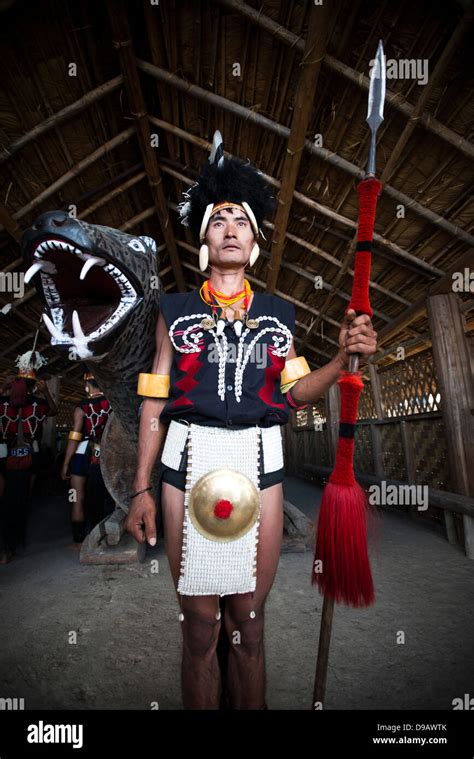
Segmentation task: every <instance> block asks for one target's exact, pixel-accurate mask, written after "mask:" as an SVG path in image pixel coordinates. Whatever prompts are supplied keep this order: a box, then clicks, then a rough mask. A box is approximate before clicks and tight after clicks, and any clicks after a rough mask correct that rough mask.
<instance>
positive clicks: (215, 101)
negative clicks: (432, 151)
mask: <svg viewBox="0 0 474 759" xmlns="http://www.w3.org/2000/svg"><path fill="white" fill-rule="evenodd" d="M137 66H138V68H139V69H141V70H142V71H144V72H145V73H146V74H149V75H150V76H152V77H154V78H155V79H158V80H160V81H162V82H164V83H165V84H167V85H168V86H170V87H175V88H176V89H177V90H180V91H181V92H186V93H188V94H189V95H191V96H192V97H196V98H197V99H198V100H202V101H203V102H206V103H209V104H211V105H213V106H216V107H217V108H222V109H223V110H225V111H228V112H229V113H232V114H234V116H237V117H239V118H242V119H244V120H245V121H249V122H251V123H253V124H257V125H258V126H261V127H262V128H263V129H268V131H271V132H273V133H274V134H278V135H279V136H280V137H281V138H282V139H284V140H287V139H288V136H289V134H290V130H289V128H288V127H286V126H284V125H283V124H279V123H278V122H276V121H273V120H272V119H269V118H268V117H267V116H262V115H261V114H260V113H256V112H255V111H252V109H250V108H246V107H245V106H243V105H240V104H239V103H234V102H233V101H232V100H229V99H228V98H225V97H223V96H222V95H216V94H214V93H213V92H209V91H208V90H205V89H203V88H202V87H199V86H198V85H197V84H191V83H190V82H187V81H185V80H184V79H181V78H180V77H179V76H176V75H175V74H172V73H171V72H170V71H165V70H164V69H161V68H159V67H158V66H153V64H151V63H147V62H146V61H142V60H137ZM304 146H305V149H306V150H307V151H308V152H309V153H311V154H312V155H315V156H317V157H318V158H320V159H321V160H322V161H326V162H327V163H329V164H331V165H332V166H334V167H336V168H338V169H340V170H342V171H344V172H345V173H346V174H349V175H350V176H353V177H354V178H355V179H363V178H364V176H365V172H364V170H363V169H360V168H359V167H358V166H356V165H355V164H353V163H351V162H350V161H347V160H346V159H345V158H341V156H338V155H337V154H335V153H332V152H331V151H330V150H327V148H320V147H318V146H317V145H315V144H314V143H312V142H310V141H309V140H305V144H304ZM382 192H383V193H386V194H387V195H389V196H390V197H391V198H394V199H395V200H396V201H397V202H398V203H403V205H404V206H406V208H408V209H411V210H412V211H413V212H414V213H416V214H417V215H418V216H421V217H422V218H424V219H426V220H427V221H429V222H431V224H434V225H435V226H437V227H439V229H443V230H444V231H445V232H447V233H448V234H449V235H451V236H453V237H456V238H457V239H458V240H462V241H463V242H465V243H467V245H474V236H473V235H471V234H469V232H466V231H465V230H464V229H462V228H461V227H458V226H457V225H456V224H453V223H452V222H450V221H448V220H447V219H444V218H443V217H442V216H440V215H439V214H437V213H435V212H434V211H431V210H430V209H429V208H426V207H425V206H423V205H422V204H421V203H418V201H416V200H414V199H413V198H410V197H409V196H408V195H405V194H404V193H403V192H400V190H397V189H396V188H395V187H392V186H391V185H389V184H386V185H384V187H383V190H382ZM412 258H413V260H414V261H416V263H417V265H418V266H419V267H420V268H423V269H425V270H427V271H429V272H430V273H433V270H435V269H436V267H432V266H430V264H427V263H426V261H423V260H422V259H418V258H416V256H412ZM438 272H439V270H438Z"/></svg>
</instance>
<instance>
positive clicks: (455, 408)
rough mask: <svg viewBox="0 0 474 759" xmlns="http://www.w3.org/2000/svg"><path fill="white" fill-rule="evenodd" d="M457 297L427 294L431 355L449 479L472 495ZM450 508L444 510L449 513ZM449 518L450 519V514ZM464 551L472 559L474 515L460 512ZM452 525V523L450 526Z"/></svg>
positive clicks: (469, 403)
mask: <svg viewBox="0 0 474 759" xmlns="http://www.w3.org/2000/svg"><path fill="white" fill-rule="evenodd" d="M459 303H460V301H459V298H458V297H457V295H455V294H454V293H448V294H442V295H433V296H431V297H429V298H428V301H427V308H428V318H429V323H430V330H431V335H432V342H433V359H434V363H435V367H436V373H437V375H438V380H439V386H440V387H439V390H440V393H441V409H442V413H443V422H444V431H445V435H446V441H447V447H448V455H449V464H450V470H451V479H452V482H453V486H454V489H455V491H456V492H458V493H461V494H462V495H467V496H472V495H474V465H473V451H474V429H473V416H472V412H473V407H474V401H473V382H472V380H473V377H472V371H471V362H470V355H469V349H468V344H467V340H466V335H465V332H464V324H463V316H462V313H461V310H460V308H459ZM448 513H449V512H446V514H448ZM450 516H451V519H452V515H450ZM463 525H464V538H465V549H466V555H467V556H469V558H471V559H474V519H473V518H472V517H469V516H467V514H463ZM452 527H453V525H451V528H452Z"/></svg>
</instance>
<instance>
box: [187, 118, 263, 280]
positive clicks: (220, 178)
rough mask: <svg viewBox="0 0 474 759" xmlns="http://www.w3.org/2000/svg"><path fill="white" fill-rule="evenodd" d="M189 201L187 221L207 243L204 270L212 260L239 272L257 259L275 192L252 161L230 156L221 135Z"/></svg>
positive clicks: (202, 253) (203, 246) (198, 239)
mask: <svg viewBox="0 0 474 759" xmlns="http://www.w3.org/2000/svg"><path fill="white" fill-rule="evenodd" d="M185 198H186V200H185V202H183V203H182V204H181V206H180V214H181V219H182V223H183V224H185V225H186V226H188V227H189V228H190V229H191V232H192V233H193V236H194V238H195V240H196V242H198V243H199V244H200V245H201V251H200V262H199V263H200V267H201V269H202V270H204V269H205V268H206V265H207V262H208V260H209V258H210V261H211V263H213V264H215V265H216V266H220V265H222V264H224V266H225V265H226V262H230V263H231V264H232V265H234V266H235V265H236V264H237V265H238V266H239V268H242V267H243V266H245V265H246V264H247V263H250V265H252V264H253V263H254V262H255V261H256V260H257V256H258V244H257V238H258V236H259V234H260V227H261V225H262V224H263V219H264V218H265V216H267V214H269V213H270V212H271V211H272V210H273V207H274V198H273V194H272V189H271V187H270V186H269V185H268V184H267V182H266V181H265V179H264V178H263V176H262V174H261V173H260V172H259V171H257V169H256V168H255V167H254V166H252V165H251V164H250V163H249V162H248V161H247V162H245V161H241V160H239V159H237V158H225V157H224V151H223V147H222V137H221V135H220V133H219V132H216V133H215V135H214V140H213V149H212V152H211V156H210V159H209V163H207V164H206V165H205V166H204V168H203V170H202V172H201V175H200V176H199V178H198V180H197V182H196V183H195V184H194V185H193V186H192V187H190V189H189V190H188V192H187V193H185ZM226 251H227V252H226ZM204 264H205V265H204Z"/></svg>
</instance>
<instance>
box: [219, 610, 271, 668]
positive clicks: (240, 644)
mask: <svg viewBox="0 0 474 759" xmlns="http://www.w3.org/2000/svg"><path fill="white" fill-rule="evenodd" d="M263 624H264V613H263V606H261V607H257V608H254V609H252V610H250V611H245V612H243V613H242V612H237V611H235V610H233V609H232V608H230V609H229V608H226V610H225V626H226V631H227V635H228V636H229V641H230V646H231V649H232V650H233V651H234V653H235V654H236V655H237V656H238V655H239V654H243V655H245V656H247V657H250V658H253V657H257V656H260V654H261V651H262V647H263Z"/></svg>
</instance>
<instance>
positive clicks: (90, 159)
mask: <svg viewBox="0 0 474 759" xmlns="http://www.w3.org/2000/svg"><path fill="white" fill-rule="evenodd" d="M134 134H135V130H134V128H133V127H130V128H129V129H124V131H123V132H120V134H117V135H116V136H115V137H112V139H111V140H108V141H107V142H105V143H104V144H103V145H101V146H100V147H98V148H97V150H94V152H93V153H91V154H90V155H88V156H86V158H83V159H82V161H79V163H76V164H75V166H72V167H71V168H70V169H69V171H66V173H65V174H63V175H62V176H61V177H59V179H56V181H55V182H52V184H50V185H49V186H48V187H47V188H46V189H45V190H43V192H40V194H39V195H37V196H36V197H35V198H33V200H30V202H29V203H27V204H26V206H23V207H22V208H20V209H19V210H18V211H15V213H13V214H12V217H13V218H14V219H17V220H18V219H22V218H23V217H24V216H26V215H27V214H28V213H29V212H30V211H32V210H33V208H36V206H39V205H40V204H41V203H43V202H44V201H45V200H48V199H49V198H50V197H51V196H52V195H54V194H55V193H56V192H58V190H60V189H61V188H62V187H64V185H66V184H67V183H68V182H70V181H71V179H75V177H77V176H78V175H79V174H81V172H83V171H85V169H88V168H89V166H91V165H92V164H93V163H95V162H96V161H98V160H99V159H100V158H103V157H104V156H105V155H107V153H110V151H112V150H114V149H115V148H117V147H118V146H119V145H121V144H122V143H123V142H125V141H126V140H129V139H130V137H133V135H134ZM0 221H1V220H0Z"/></svg>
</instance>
